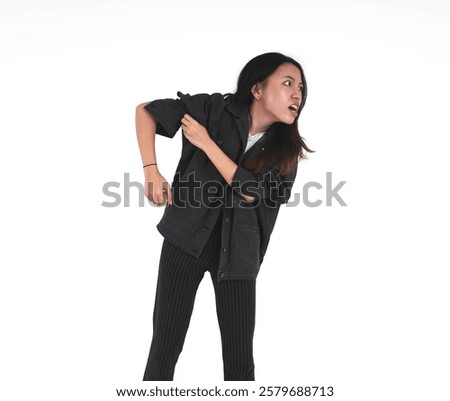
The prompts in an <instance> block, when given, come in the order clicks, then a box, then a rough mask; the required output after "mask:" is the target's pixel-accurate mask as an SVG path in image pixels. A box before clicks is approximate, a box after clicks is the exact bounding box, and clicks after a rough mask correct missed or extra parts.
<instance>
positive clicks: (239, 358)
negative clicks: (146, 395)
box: [143, 215, 256, 381]
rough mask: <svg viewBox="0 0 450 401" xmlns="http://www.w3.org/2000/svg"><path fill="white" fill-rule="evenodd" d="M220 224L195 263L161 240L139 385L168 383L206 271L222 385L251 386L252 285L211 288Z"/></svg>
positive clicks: (216, 284) (217, 284)
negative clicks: (149, 336)
mask: <svg viewBox="0 0 450 401" xmlns="http://www.w3.org/2000/svg"><path fill="white" fill-rule="evenodd" d="M221 222H222V215H221V216H220V217H219V219H218V221H217V224H216V226H215V228H214V230H213V232H212V233H211V237H210V238H209V240H208V242H207V244H206V246H205V248H204V250H203V252H202V254H201V255H200V257H199V258H198V259H196V258H195V257H193V256H192V255H189V254H187V253H185V252H184V251H182V250H181V249H180V248H178V247H176V246H175V245H173V244H172V243H170V242H168V241H167V240H166V239H164V241H163V245H162V251H161V258H160V263H159V272H158V283H157V287H156V297H155V307H154V312H153V339H152V343H151V347H150V353H149V356H148V361H147V366H146V368H145V373H144V379H143V380H144V381H157V380H161V381H171V380H173V377H174V371H175V365H176V363H177V360H178V357H179V355H180V353H181V351H182V349H183V344H184V340H185V337H186V333H187V330H188V327H189V323H190V319H191V315H192V310H193V307H194V301H195V295H196V293H197V289H198V286H199V284H200V282H201V280H202V279H203V275H204V273H205V272H206V271H209V273H210V276H211V280H212V283H213V286H214V292H215V298H216V310H217V318H218V322H219V327H220V332H221V340H222V358H223V366H224V380H226V381H227V380H243V381H244V380H246V381H249V380H255V373H254V370H255V367H254V361H253V334H254V330H255V306H256V305H255V301H256V279H253V280H222V281H220V282H217V269H218V263H219V257H220V233H221ZM199 352H201V350H199Z"/></svg>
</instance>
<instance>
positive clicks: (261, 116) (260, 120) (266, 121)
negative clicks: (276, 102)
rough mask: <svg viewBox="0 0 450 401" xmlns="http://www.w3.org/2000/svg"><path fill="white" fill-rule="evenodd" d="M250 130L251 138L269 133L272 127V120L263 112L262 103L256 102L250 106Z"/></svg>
mask: <svg viewBox="0 0 450 401" xmlns="http://www.w3.org/2000/svg"><path fill="white" fill-rule="evenodd" d="M250 120H251V122H250V130H249V134H250V135H251V136H253V135H255V134H258V133H259V132H263V131H267V130H268V129H269V127H270V126H271V125H272V121H271V120H270V118H267V114H266V113H265V112H264V111H263V110H262V107H261V106H260V103H259V102H257V101H254V102H253V103H252V104H251V106H250Z"/></svg>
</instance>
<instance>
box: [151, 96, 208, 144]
mask: <svg viewBox="0 0 450 401" xmlns="http://www.w3.org/2000/svg"><path fill="white" fill-rule="evenodd" d="M177 96H178V97H179V99H159V100H154V101H152V102H150V103H149V104H147V105H145V106H144V109H145V110H146V111H147V112H148V113H150V114H151V115H152V116H153V117H154V118H155V120H156V122H157V124H156V133H157V134H159V135H162V136H165V137H168V138H173V137H174V136H175V134H176V133H177V131H178V130H179V129H180V126H181V119H182V118H183V116H184V115H185V114H190V115H191V116H192V117H193V118H195V119H196V120H197V121H198V122H199V123H200V124H202V125H203V126H205V125H206V122H207V114H208V113H207V110H206V106H207V103H208V100H209V99H210V97H211V96H210V95H208V94H206V93H201V94H198V95H193V96H191V95H189V94H186V95H184V94H183V93H181V92H177Z"/></svg>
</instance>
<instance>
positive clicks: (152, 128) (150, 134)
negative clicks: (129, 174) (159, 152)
mask: <svg viewBox="0 0 450 401" xmlns="http://www.w3.org/2000/svg"><path fill="white" fill-rule="evenodd" d="M149 103H150V102H147V103H141V104H140V105H138V106H137V107H136V134H137V140H138V145H139V151H140V153H141V158H142V165H143V166H145V165H146V164H150V163H156V151H155V135H156V124H157V123H156V120H155V119H154V118H153V117H152V116H151V115H150V114H149V113H147V111H146V110H145V109H144V106H145V105H147V104H149ZM144 175H145V195H146V196H147V197H148V198H149V199H150V200H151V201H152V202H154V203H156V204H158V205H161V204H164V203H165V201H166V199H165V198H166V195H165V194H164V192H165V193H166V194H167V201H168V202H169V204H172V191H171V190H170V187H169V184H168V182H167V181H166V179H165V178H164V177H163V176H162V175H161V174H160V172H159V170H158V166H157V165H152V166H148V167H145V168H144ZM149 186H150V188H149Z"/></svg>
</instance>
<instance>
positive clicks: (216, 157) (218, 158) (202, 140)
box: [181, 114, 255, 202]
mask: <svg viewBox="0 0 450 401" xmlns="http://www.w3.org/2000/svg"><path fill="white" fill-rule="evenodd" d="M181 124H182V127H183V132H184V135H185V136H186V138H187V139H188V140H189V141H190V142H191V143H192V144H193V145H195V146H197V147H198V148H200V149H201V150H203V152H205V154H206V156H208V158H209V160H211V162H212V164H214V166H215V167H216V168H217V170H219V173H220V174H221V175H222V177H223V178H224V179H225V181H226V182H227V184H228V185H231V182H232V181H233V176H234V174H235V173H236V170H237V167H238V166H237V164H236V163H235V162H234V161H233V160H231V159H230V158H229V157H228V156H227V155H226V154H225V153H224V152H223V151H222V149H220V148H219V147H218V146H217V145H216V143H215V142H214V141H213V140H212V139H211V137H210V136H209V134H208V131H206V128H205V127H204V126H203V125H201V124H200V123H199V122H197V121H196V120H195V119H193V118H192V117H191V116H190V115H189V114H186V115H185V116H184V117H183V118H182V120H181ZM240 195H241V196H242V197H243V198H244V199H245V200H246V201H247V202H253V201H254V200H255V198H254V197H252V196H249V195H244V194H240Z"/></svg>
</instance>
